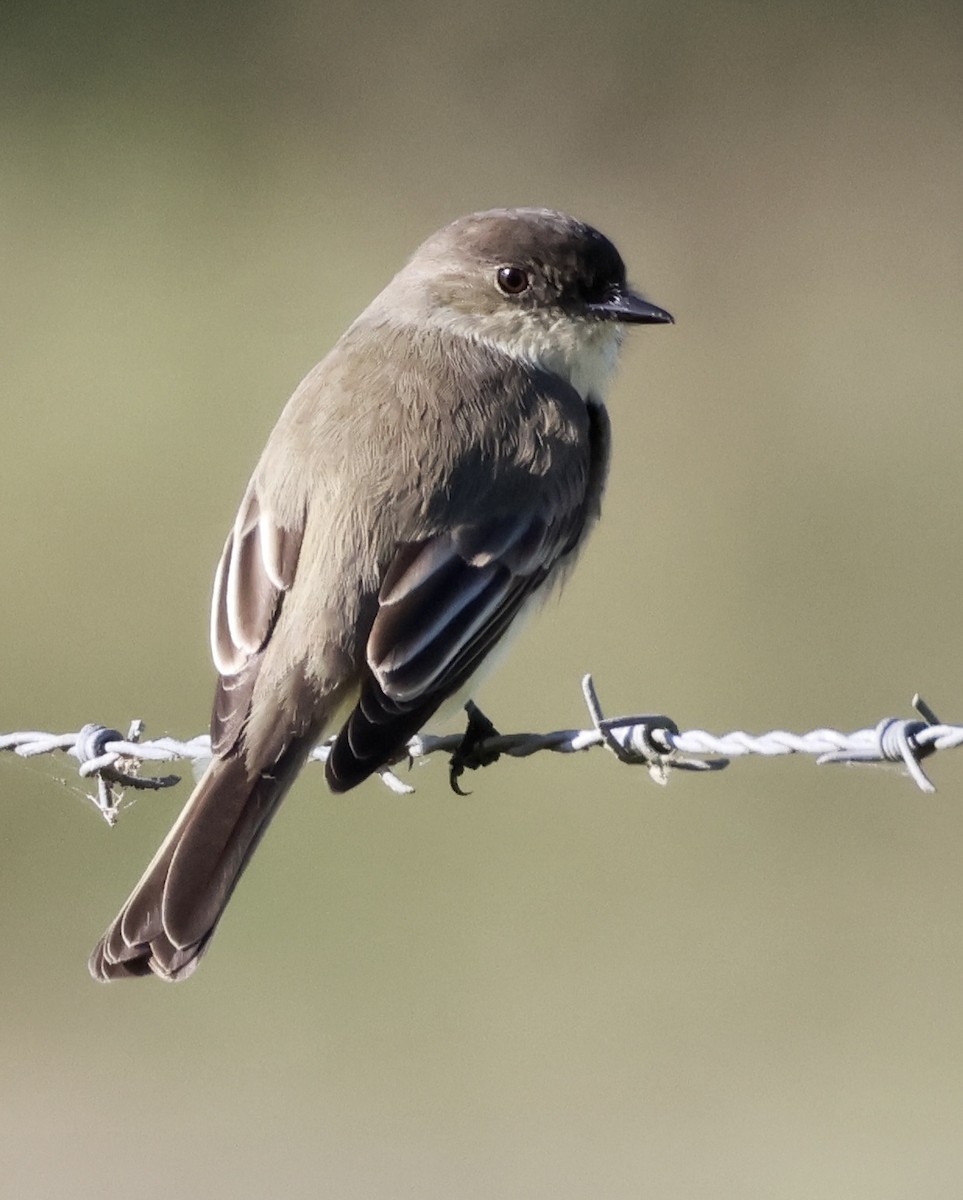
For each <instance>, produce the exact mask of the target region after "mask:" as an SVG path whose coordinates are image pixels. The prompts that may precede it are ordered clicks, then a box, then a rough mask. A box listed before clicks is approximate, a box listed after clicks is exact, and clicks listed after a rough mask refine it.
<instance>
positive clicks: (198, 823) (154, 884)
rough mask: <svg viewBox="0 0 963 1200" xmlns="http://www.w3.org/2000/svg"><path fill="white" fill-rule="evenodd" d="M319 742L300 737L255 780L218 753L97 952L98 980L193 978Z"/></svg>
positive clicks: (239, 763)
mask: <svg viewBox="0 0 963 1200" xmlns="http://www.w3.org/2000/svg"><path fill="white" fill-rule="evenodd" d="M313 743H314V738H313V737H312V736H305V737H301V738H298V739H297V740H296V741H295V742H294V743H292V744H291V745H290V746H288V747H287V749H286V750H285V751H284V753H283V754H282V755H281V757H280V758H279V759H278V760H277V762H276V763H274V764H272V766H271V768H270V770H269V771H262V772H260V773H258V774H256V775H254V777H253V778H252V777H251V775H250V774H249V772H248V770H247V768H246V767H245V765H244V761H243V758H241V757H238V756H236V755H235V754H231V755H228V756H226V757H224V758H215V759H214V760H213V762H212V763H211V764H210V766H209V767H208V768H207V770H206V771H205V772H204V775H203V776H202V777H201V779H200V782H199V783H198V784H197V786H196V787H195V788H194V791H193V792H192V793H191V797H190V799H189V800H188V801H187V804H186V805H185V806H184V811H183V812H182V813H181V815H180V816H179V817H178V819H177V822H176V824H175V825H174V828H173V829H172V830H171V831H170V833H169V834H168V835H167V838H166V839H165V841H164V843H163V845H162V846H161V848H160V849H159V850H158V851H157V854H156V855H155V856H154V861H153V862H152V863H151V864H150V866H149V867H148V868H147V870H146V871H145V873H144V876H143V878H142V879H141V881H140V883H138V885H137V887H135V888H134V890H133V892H132V893H131V896H130V898H129V899H128V901H127V903H126V904H125V905H124V907H123V908H122V909H121V910H120V913H119V914H118V915H117V917H116V919H115V920H114V922H113V924H112V925H111V926H110V928H109V929H108V930H107V932H106V933H105V934H104V936H103V937H102V938H101V940H100V941H99V942H98V943H97V946H96V948H95V949H94V952H93V954H92V955H91V956H90V961H89V964H88V965H89V967H90V973H91V975H93V977H94V978H95V979H99V980H102V981H104V982H106V981H107V980H110V979H126V978H129V977H133V976H137V975H148V974H150V973H151V972H153V973H154V974H155V975H158V976H160V978H161V979H167V980H178V979H186V978H187V977H188V975H190V974H191V973H192V972H193V971H194V968H195V967H196V966H197V964H198V961H199V959H200V957H201V955H202V954H203V953H204V951H205V950H206V949H207V944H208V942H209V941H210V940H211V937H212V935H213V933H214V930H215V928H216V927H217V923H218V921H219V920H220V919H221V914H222V913H223V912H224V909H225V907H226V905H227V902H228V900H229V899H230V898H231V893H232V892H233V891H234V888H235V887H236V886H237V881H238V880H239V879H240V877H241V873H242V871H243V870H244V868H245V867H246V866H247V863H248V860H249V859H250V857H251V855H252V854H253V853H254V851H255V849H256V848H257V845H258V842H259V841H260V840H261V838H262V836H263V834H264V831H265V830H266V829H267V827H268V824H269V822H270V820H271V818H272V817H273V816H274V813H275V812H276V810H277V807H278V805H279V804H280V803H281V801H282V800H283V799H284V795H285V793H286V792H287V790H288V788H289V787H290V786H291V784H292V783H293V782H294V779H295V777H296V775H297V774H298V772H299V771H300V770H301V767H302V766H303V764H304V761H305V759H306V758H307V756H308V753H309V752H310V750H311V747H312V745H313Z"/></svg>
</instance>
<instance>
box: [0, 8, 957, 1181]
mask: <svg viewBox="0 0 963 1200" xmlns="http://www.w3.org/2000/svg"><path fill="white" fill-rule="evenodd" d="M961 35H963V16H961V10H960V8H959V6H958V5H956V4H952V3H949V2H947V3H945V4H941V3H913V2H912V0H901V2H900V3H886V2H881V3H877V4H864V3H848V4H837V3H833V4H830V3H819V2H815V3H811V4H807V5H796V4H788V3H771V2H770V3H758V2H752V0H745V2H742V3H737V2H733V3H727V4H721V5H720V4H712V3H708V2H705V3H699V2H693V3H678V4H665V3H661V4H657V3H650V2H648V0H595V2H593V3H592V4H586V3H581V4H576V3H563V2H558V3H546V2H544V0H527V2H526V3H524V4H519V3H517V2H512V3H509V2H507V0H492V2H488V3H480V4H475V5H470V6H461V5H454V4H449V3H441V2H440V0H412V2H411V3H408V4H405V5H390V4H384V3H377V2H375V0H360V2H357V0H355V2H352V3H350V4H348V3H327V4H325V3H295V2H292V0H281V2H280V3H275V4H271V5H267V4H262V5H256V4H248V3H233V4H226V3H211V4H205V5H194V4H186V3H177V2H174V3H170V2H165V3H164V4H155V5H142V4H130V3H126V4H120V3H97V2H94V3H88V4H84V5H75V4H66V3H63V4H60V3H37V4H26V3H23V2H19V0H11V2H9V3H7V4H5V5H4V6H3V9H2V12H0V164H2V165H0V279H2V287H0V429H2V442H0V512H2V519H0V562H2V564H3V567H2V571H0V612H2V625H0V664H2V681H3V682H2V687H0V730H4V731H12V730H19V729H50V730H58V731H59V730H71V729H76V728H78V727H79V726H80V725H82V724H84V723H85V722H88V721H99V722H102V723H104V724H107V725H115V726H119V727H122V728H125V727H126V725H127V723H128V721H129V720H130V719H131V718H132V717H134V716H141V717H143V718H144V719H145V720H146V721H147V724H148V733H149V734H155V735H159V734H161V733H165V732H169V733H172V734H176V735H185V736H186V735H190V734H193V733H195V732H198V731H201V730H203V729H204V728H205V726H206V722H207V718H208V706H209V703H210V697H211V694H212V684H213V672H212V668H211V666H210V661H209V655H208V650H207V606H208V597H209V591H210V582H211V577H212V573H213V568H214V564H215V562H216V559H217V556H218V554H219V552H220V548H221V545H222V541H223V537H224V535H225V533H226V530H227V528H228V525H229V523H230V521H231V520H232V519H233V515H234V511H235V507H236V504H237V502H238V500H239V499H240V496H241V493H242V491H243V488H244V485H245V483H246V481H247V478H248V475H249V473H250V471H251V469H252V468H253V466H254V463H255V461H256V459H257V456H258V454H259V453H260V450H261V447H262V445H263V443H264V440H265V438H266V436H267V434H268V432H269V430H270V428H271V426H272V424H273V422H274V420H275V418H276V416H277V414H278V412H279V411H280V408H281V406H282V404H283V403H284V401H285V400H286V398H287V396H288V395H289V394H290V392H291V391H292V390H293V388H294V386H295V385H296V384H297V382H298V380H299V379H300V378H301V376H302V375H303V374H304V373H305V372H306V371H307V370H308V369H309V368H310V367H311V366H312V365H313V363H314V362H315V361H317V360H318V359H319V358H320V357H321V356H322V355H323V354H324V353H325V351H326V350H327V349H328V348H329V347H330V345H331V344H332V343H333V341H334V340H335V339H336V338H337V336H338V335H339V333H340V332H341V331H342V330H343V329H344V327H345V326H346V325H347V324H348V323H349V321H350V320H352V319H353V318H354V316H355V315H356V314H357V313H358V312H359V311H360V310H361V309H362V308H363V307H364V305H365V304H366V303H367V302H368V301H369V300H370V299H371V297H372V296H373V295H374V294H375V293H376V292H377V291H378V290H379V289H380V288H381V286H382V285H383V284H384V283H385V282H386V281H387V279H388V278H390V276H391V275H392V273H393V272H394V271H395V270H396V269H397V267H398V266H400V264H401V263H402V262H403V261H404V259H405V258H406V256H407V255H408V254H409V253H410V252H411V251H412V249H413V248H414V247H415V246H416V245H417V244H418V243H419V242H420V241H421V240H422V238H424V237H425V236H427V235H428V234H429V233H430V232H431V231H432V230H434V229H435V228H436V227H437V226H439V225H441V224H443V223H444V222H446V221H447V220H450V219H451V218H453V217H455V216H457V215H459V214H461V213H463V212H468V211H471V210H474V209H480V208H485V207H489V206H493V205H511V204H542V205H548V206H553V207H558V208H562V209H565V210H569V211H572V212H574V213H576V214H578V215H579V216H582V217H584V218H585V219H587V220H589V221H591V222H592V223H593V224H596V225H597V226H599V227H600V228H601V229H602V230H603V231H604V232H605V233H607V234H608V235H609V236H610V237H611V238H612V239H613V240H614V241H615V243H616V244H617V245H618V247H619V248H620V250H621V251H622V253H623V255H624V257H625V258H626V261H627V262H628V264H629V270H630V274H631V278H632V279H633V281H634V282H635V283H636V284H637V285H638V286H639V287H640V288H642V289H643V290H644V291H645V293H646V294H647V295H648V296H649V297H650V298H651V299H653V300H654V301H656V302H657V303H659V304H661V305H664V306H665V307H666V308H668V309H669V310H670V311H671V312H673V313H674V314H675V317H676V320H677V324H676V326H674V327H672V328H647V329H641V330H633V331H631V333H630V336H629V338H628V340H627V345H626V350H625V354H624V358H623V368H622V370H621V372H620V374H619V377H618V379H617V381H616V384H615V386H614V388H613V391H612V395H611V397H610V401H611V403H610V408H611V412H612V420H613V425H614V437H615V449H614V459H613V465H612V475H611V484H610V488H609V491H608V494H607V500H606V505H605V512H604V514H603V520H602V523H601V525H600V526H599V529H598V531H597V532H596V534H595V536H594V538H593V540H592V542H591V544H590V547H589V549H588V550H587V552H586V554H585V556H584V558H583V560H582V563H581V565H580V568H579V570H578V571H577V572H576V574H575V576H574V577H573V579H572V581H571V583H570V585H569V587H568V588H567V590H566V592H565V595H564V596H563V598H562V599H561V601H560V602H559V603H558V604H553V605H552V606H551V607H550V609H549V611H548V612H547V613H546V614H545V615H543V616H542V617H541V618H540V620H539V621H538V622H537V623H533V624H532V625H531V626H530V628H529V629H528V630H527V631H526V632H525V634H524V636H523V637H522V638H521V639H519V641H518V642H517V643H516V646H515V649H514V652H513V654H512V656H511V658H510V659H509V660H507V661H506V662H505V664H504V665H503V666H502V668H501V669H500V671H499V672H498V673H497V674H496V675H495V676H493V677H492V678H491V679H490V681H489V682H488V683H486V685H485V686H484V688H483V689H482V691H481V693H480V694H479V696H478V699H479V701H480V703H481V705H482V707H483V708H484V709H485V710H486V712H488V713H489V714H490V715H491V716H492V718H493V719H494V720H495V722H496V724H497V725H498V726H499V727H500V728H502V729H504V730H516V729H524V728H529V729H536V730H546V729H553V728H560V727H568V726H579V725H584V724H585V723H586V721H587V717H586V714H585V711H584V706H583V704H582V700H581V697H580V692H579V680H580V678H581V676H582V674H583V673H584V672H586V671H589V670H591V671H592V672H593V673H594V675H595V678H596V682H597V685H598V688H599V691H600V694H601V698H602V701H603V704H604V705H605V708H606V711H607V712H609V713H611V714H616V713H620V712H638V711H657V712H665V713H668V714H670V715H671V716H672V717H674V718H675V719H676V720H677V721H678V722H679V724H680V725H681V726H682V727H683V728H694V727H705V728H708V729H711V730H714V731H718V732H723V731H726V730H730V729H740V728H741V729H750V730H754V731H762V730H766V729H771V728H774V727H777V728H778V727H782V728H787V729H793V730H799V731H802V730H806V729H810V728H813V727H818V726H830V727H836V728H844V729H854V728H860V727H863V726H867V725H873V724H874V723H875V722H876V721H878V720H879V719H880V718H882V717H885V716H888V715H894V714H896V715H911V709H910V707H909V704H910V698H911V696H912V694H913V692H914V691H916V690H920V691H921V692H923V694H924V695H925V696H926V698H927V699H928V700H929V701H930V703H931V704H932V705H933V706H934V708H935V709H936V711H937V712H938V713H939V714H940V715H941V716H942V717H943V718H944V719H946V720H948V721H961V720H963V677H961V676H963V673H961V666H963V622H961V619H960V595H961V584H963V538H961V517H963V490H961V482H960V475H961V472H960V461H961V456H963V424H961V421H960V417H959V407H960V397H961V390H963V355H961V338H960V330H961V327H963V303H961V293H963V289H961V267H963V253H961V232H960V231H961V222H960V214H961V212H963V156H961V153H960V78H961V75H963V73H961V65H963V63H961V59H963V54H961V45H963V44H961ZM927 768H928V770H930V772H931V775H932V777H933V779H934V781H935V782H936V783H937V785H938V788H939V790H938V793H937V794H936V795H935V796H932V797H930V796H923V795H921V794H920V793H919V792H918V791H917V790H916V789H915V788H914V786H913V785H912V783H911V781H909V780H908V779H907V778H906V777H905V774H904V773H901V772H900V771H899V770H898V769H897V768H895V767H888V768H880V767H865V768H844V767H830V766H823V767H816V766H815V765H814V764H813V763H812V762H811V761H808V760H807V761H803V760H799V761H796V760H791V759H779V760H774V761H763V760H759V759H751V760H741V761H738V762H736V763H734V764H733V765H732V766H731V767H730V768H729V769H728V770H727V771H725V772H721V773H719V774H715V775H688V774H681V773H677V774H674V775H673V776H672V778H671V780H670V783H669V786H668V787H667V788H666V789H661V788H658V787H656V786H654V785H653V784H652V783H651V782H650V780H649V778H648V776H647V775H646V773H645V771H643V770H640V769H632V768H629V767H625V766H622V765H620V764H619V763H617V762H616V761H615V760H614V759H613V758H612V757H611V756H609V755H606V754H603V753H601V752H594V753H592V754H589V755H582V756H574V757H570V758H561V757H555V756H548V755H541V756H537V757H535V758H532V759H529V760H526V761H517V762H514V761H509V762H501V763H499V764H497V765H496V766H494V767H492V768H490V769H488V770H486V771H484V772H481V773H479V774H477V775H474V776H472V777H471V778H470V780H469V781H468V786H469V787H470V788H471V789H472V795H471V796H470V797H469V798H466V799H461V798H458V797H456V796H454V795H453V794H452V793H451V792H450V791H449V789H448V786H447V778H446V771H445V768H444V764H443V762H442V761H441V760H439V759H435V760H429V761H428V762H427V763H426V764H425V765H423V766H418V767H416V768H415V770H414V771H413V774H412V779H413V781H414V782H415V783H416V784H417V792H416V794H415V795H413V796H409V797H397V796H394V795H392V794H390V793H389V792H388V791H387V790H385V789H384V787H383V786H381V785H380V784H379V783H378V782H372V783H369V784H367V785H365V786H364V787H362V788H361V789H359V790H358V791H356V792H353V793H351V794H349V795H347V796H341V797H332V796H331V795H329V794H328V793H327V792H326V790H325V788H324V786H323V780H322V776H321V773H320V772H319V771H318V770H317V769H314V770H308V771H306V772H305V774H304V776H303V778H302V779H301V780H300V781H299V783H298V785H297V787H296V788H295V790H294V791H293V792H292V794H291V796H290V799H289V801H288V803H287V804H286V805H285V807H284V809H283V811H282V813H281V815H280V817H279V819H278V820H277V822H276V824H275V826H274V827H273V828H272V830H271V832H270V835H269V836H268V837H267V838H266V840H265V842H264V844H263V846H262V848H261V850H260V851H259V853H258V855H257V858H256V859H255V861H254V864H253V865H252V867H251V869H250V870H249V871H248V873H247V875H246V876H245V878H244V881H243V883H242V885H241V887H240V888H239V889H238V892H237V894H236V896H235V897H234V900H233V901H232V904H231V906H230V909H229V911H228V915H227V917H226V918H225V920H224V922H223V924H222V926H221V929H220V932H219V934H218V937H217V939H216V941H215V943H214V945H213V948H212V950H211V952H210V954H209V955H208V957H207V958H206V960H205V962H204V963H203V965H202V968H201V970H200V971H199V972H198V974H197V975H196V976H195V977H194V978H193V979H192V980H191V981H190V982H188V983H186V984H184V985H182V986H177V987H167V986H164V985H162V984H160V983H159V982H157V981H155V980H144V981H140V982H138V983H133V984H129V985H126V986H125V985H115V986H112V987H99V986H97V985H95V984H94V983H93V982H92V981H91V980H90V979H89V978H88V976H87V973H86V969H85V965H84V963H85V958H86V955H87V953H88V951H89V949H90V947H91V946H92V945H93V943H94V941H95V940H96V938H97V937H98V936H99V934H100V933H101V931H102V929H103V927H104V926H105V925H106V923H107V922H108V920H109V919H110V918H111V917H112V916H113V914H114V912H115V911H116V909H117V907H118V906H119V904H120V903H121V901H122V900H123V899H124V897H125V896H126V894H127V892H128V890H129V888H130V886H131V885H132V884H133V882H134V880H135V879H136V878H137V877H138V876H139V874H140V872H141V870H142V868H143V867H144V865H145V864H146V862H147V861H148V859H149V858H150V856H151V855H152V854H153V852H154V850H155V848H156V846H157V844H158V843H159V841H160V840H161V838H162V837H163V835H164V833H165V832H166V830H167V828H168V827H169V825H170V823H171V821H172V820H173V818H174V815H175V814H176V812H177V811H178V810H179V806H180V804H181V803H182V802H183V799H184V798H185V796H186V794H187V788H188V783H187V782H185V783H184V784H182V785H181V787H180V788H179V789H178V790H177V791H176V792H171V793H164V794H160V795H153V794H151V795H143V796H141V798H139V799H138V800H137V803H136V804H135V805H134V806H133V807H131V808H130V809H129V810H128V811H127V812H125V814H124V815H123V818H122V819H121V821H120V823H119V825H118V826H117V828H116V829H114V830H109V829H108V828H107V826H106V825H104V823H103V822H102V821H101V820H100V819H99V817H98V816H97V814H96V812H95V811H94V809H93V807H92V806H91V805H90V804H89V803H87V802H86V801H85V800H84V794H85V792H87V791H88V790H89V787H90V785H87V784H85V783H83V782H82V781H80V780H79V779H78V778H77V776H76V772H75V771H74V769H73V767H72V765H71V762H70V760H66V759H62V758H61V759H56V758H45V759H33V760H30V761H29V762H25V761H22V760H20V759H18V758H16V757H14V756H13V755H3V756H2V757H0V804H2V810H0V811H2V817H3V822H4V836H3V838H2V844H0V964H2V965H0V972H2V976H0V985H2V998H3V1000H2V1014H3V1015H2V1020H0V1064H2V1067H0V1115H2V1125H3V1136H2V1139H0V1172H2V1178H3V1181H4V1182H3V1185H2V1189H0V1190H2V1191H3V1192H4V1194H6V1195H9V1196H11V1197H23V1198H28V1197H30V1198H32V1197H79V1198H83V1197H88V1196H91V1197H93V1196H96V1197H102V1198H110V1197H126V1196H135V1195H136V1196H139V1197H145V1198H148V1200H151V1198H154V1197H169V1196H177V1197H201V1196H221V1195H230V1196H233V1197H238V1198H247V1197H261V1196H266V1195H272V1196H274V1195H278V1196H285V1197H292V1198H297V1197H309V1196H310V1197H317V1196H325V1197H327V1196H331V1197H366V1198H368V1197H386V1198H394V1197H398V1196H418V1197H426V1198H427V1197H452V1196H455V1197H459V1198H463V1200H476V1198H482V1197H484V1198H489V1197H499V1198H501V1197H524V1198H526V1200H529V1198H531V1200H540V1198H542V1197H552V1198H558V1200H568V1198H570V1197H571V1198H573V1200H574V1198H578V1197H607V1198H608V1197H611V1198H615V1200H621V1198H623V1197H624V1198H630V1197H659V1198H666V1200H673V1198H676V1197H678V1198H680V1200H682V1198H685V1200H689V1198H692V1197H712V1198H719V1200H727V1198H730V1197H731V1198H732V1200H752V1198H754V1197H759V1198H760V1200H762V1198H766V1200H770V1198H774V1197H778V1198H780V1200H784V1198H785V1200H795V1198H799V1200H803V1198H805V1200H811V1198H812V1197H820V1200H832V1198H834V1197H840V1198H845V1200H854V1198H856V1197H867V1198H868V1197H872V1198H873V1200H890V1198H892V1200H897V1198H903V1197H913V1198H914V1200H930V1198H934V1200H935V1198H942V1197H955V1196H958V1195H959V1194H960V1186H961V1180H963V1137H961V1136H960V1132H961V1128H963V1018H961V994H963V919H961V915H960V914H961V909H963V872H961V870H960V860H961V843H963V757H961V756H957V755H953V754H949V753H948V754H946V755H943V756H938V757H937V758H935V759H932V760H930V762H929V763H928V764H927ZM188 774H189V773H188Z"/></svg>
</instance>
